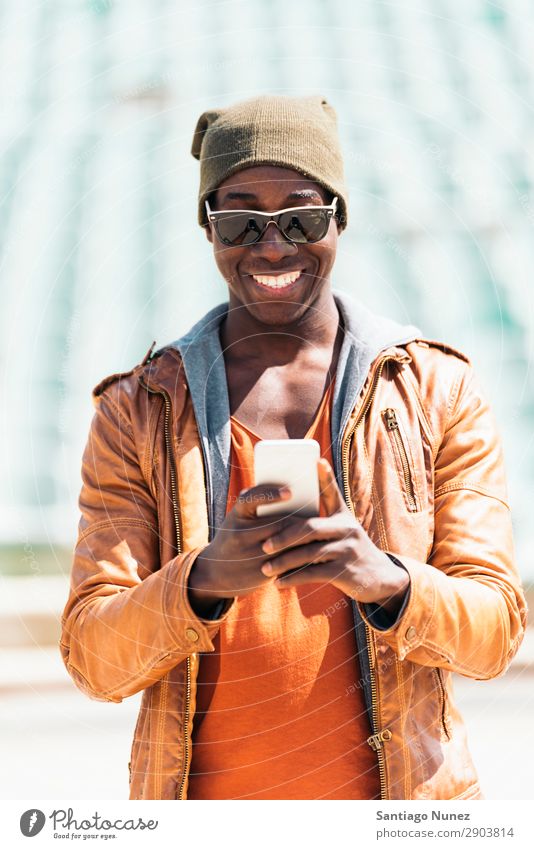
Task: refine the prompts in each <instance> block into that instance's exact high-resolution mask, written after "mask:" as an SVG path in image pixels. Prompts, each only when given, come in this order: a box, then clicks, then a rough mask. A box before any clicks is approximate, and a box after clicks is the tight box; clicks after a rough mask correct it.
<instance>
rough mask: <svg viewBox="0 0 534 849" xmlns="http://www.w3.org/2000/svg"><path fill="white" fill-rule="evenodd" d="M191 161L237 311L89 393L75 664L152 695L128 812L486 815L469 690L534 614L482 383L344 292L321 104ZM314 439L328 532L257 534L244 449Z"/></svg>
mask: <svg viewBox="0 0 534 849" xmlns="http://www.w3.org/2000/svg"><path fill="white" fill-rule="evenodd" d="M192 152H193V154H194V156H195V157H196V158H198V159H199V160H200V165H201V181H200V192H199V222H200V224H201V225H202V226H204V227H205V228H206V235H207V238H208V240H209V241H210V242H211V244H212V245H213V250H214V256H215V261H216V263H217V266H218V268H219V270H220V272H221V274H222V276H223V277H224V279H225V281H226V282H227V284H228V290H229V295H228V303H225V304H222V305H220V306H218V307H216V308H215V309H213V310H211V311H210V312H209V313H208V314H207V315H206V316H205V317H204V318H203V319H201V320H200V322H199V323H198V324H196V325H195V326H194V327H193V328H192V329H191V330H190V331H189V333H187V334H186V335H185V336H184V337H182V338H181V339H179V340H177V341H176V342H174V343H172V344H170V345H166V346H164V347H163V348H161V349H160V350H158V351H157V352H156V353H155V354H152V348H153V346H152V348H151V349H150V351H149V352H148V353H147V355H146V356H145V358H144V360H143V361H142V363H140V364H139V365H138V366H136V367H135V368H134V369H132V370H131V371H130V372H128V373H126V374H121V375H112V376H110V377H108V378H106V379H105V380H103V381H102V382H101V383H100V384H99V385H98V386H97V387H96V388H95V389H94V400H95V406H96V413H95V417H94V419H93V422H92V425H91V431H90V435H89V440H88V444H87V447H86V451H85V453H84V458H83V468H82V475H83V487H82V491H81V495H80V508H81V513H82V516H81V521H80V528H79V536H78V541H77V544H76V549H75V554H74V562H73V569H72V583H71V592H70V597H69V599H68V602H67V605H66V608H65V611H64V614H63V630H62V638H61V652H62V656H63V659H64V662H65V664H66V667H67V669H68V671H69V673H70V674H71V676H72V677H73V679H74V681H75V682H76V684H77V685H78V686H79V687H80V688H81V689H82V690H83V691H84V692H86V693H87V694H88V695H90V696H91V697H92V698H96V699H102V700H107V701H114V702H120V701H122V699H123V698H126V697H128V696H130V695H132V694H133V693H136V692H139V691H141V690H143V691H144V693H143V700H142V706H141V710H140V713H139V719H138V722H137V726H136V729H135V733H134V741H133V746H132V757H131V764H130V798H131V799H185V798H193V799H194V798H196V799H200V798H204V799H223V798H233V799H235V798H249V799H303V798H314V799H319V798H321V799H340V798H341V799H373V798H391V799H420V798H425V799H478V798H482V791H481V788H480V786H479V783H478V779H477V775H476V772H475V769H474V767H473V764H472V762H471V759H470V755H469V751H468V748H467V742H466V738H465V731H464V726H463V723H462V720H461V717H460V716H459V714H458V711H457V709H456V708H455V705H454V701H453V695H452V691H451V682H450V678H451V672H453V671H455V672H459V673H461V674H463V675H467V676H469V677H472V678H477V679H487V678H492V677H495V676H497V675H500V674H502V673H503V672H504V671H505V670H506V668H507V666H508V664H509V663H510V660H511V658H512V657H513V655H514V654H515V652H516V651H517V648H518V646H519V644H520V642H521V638H522V635H523V631H524V627H525V622H526V605H525V599H524V596H523V593H522V589H521V585H520V580H519V576H518V573H517V570H516V567H515V565H514V561H513V542H512V532H511V521H510V511H509V507H508V504H507V500H506V499H507V496H506V484H505V475H504V470H503V458H502V451H501V445H500V440H499V436H498V434H497V432H496V429H495V423H494V419H493V416H492V414H491V411H490V410H489V408H488V404H487V402H486V401H485V400H484V398H483V395H482V394H481V392H480V389H479V387H478V384H477V381H476V378H475V376H474V375H473V369H472V366H471V364H470V362H469V360H468V359H467V357H465V356H464V355H463V354H461V353H459V352H457V351H454V350H453V349H452V348H450V347H448V346H447V345H444V344H442V343H437V342H433V341H431V340H425V339H424V338H422V336H421V334H420V332H419V331H418V330H417V328H414V327H411V326H404V327H403V326H400V325H397V324H396V323H394V322H392V321H390V320H388V319H384V318H381V317H378V316H375V315H373V314H371V313H370V312H369V311H368V310H366V309H365V307H364V306H363V305H361V304H359V303H357V302H355V301H353V300H352V299H350V298H348V297H347V296H346V295H343V294H342V293H341V292H338V291H333V290H332V288H331V283H330V274H331V270H332V267H333V264H334V260H335V256H336V250H337V240H338V236H339V234H340V233H341V232H342V230H343V229H344V227H345V226H346V221H347V193H346V187H345V184H344V178H343V165H342V157H341V153H340V149H339V141H338V137H337V128H336V117H335V113H334V111H333V109H332V108H331V107H330V105H329V104H328V103H327V102H326V101H325V100H324V99H323V98H320V97H307V98H289V97H259V98H255V99H252V100H249V101H244V102H241V103H238V104H235V105H234V106H230V107H228V108H226V109H220V110H211V111H209V112H205V113H204V114H203V115H202V116H201V117H200V119H199V121H198V124H197V128H196V131H195V134H194V141H193V148H192ZM206 201H207V203H206ZM287 210H289V211H287ZM266 213H268V215H266ZM302 437H309V438H315V439H317V441H318V442H319V444H320V448H321V460H320V461H319V463H318V475H319V483H320V490H321V509H320V515H319V516H318V517H314V518H311V519H306V520H304V519H301V518H298V517H297V516H289V517H288V516H286V517H282V518H276V519H273V518H272V517H263V518H260V517H258V516H256V507H257V505H258V504H259V503H261V502H262V501H265V500H270V501H274V500H279V501H281V502H283V499H284V498H287V497H288V493H287V491H284V488H283V486H282V485H281V484H283V481H282V482H280V481H273V483H272V484H270V485H261V486H254V485H253V461H252V458H253V453H252V452H253V447H254V444H255V443H256V442H257V441H258V440H259V439H268V438H283V439H285V438H288V439H295V438H302Z"/></svg>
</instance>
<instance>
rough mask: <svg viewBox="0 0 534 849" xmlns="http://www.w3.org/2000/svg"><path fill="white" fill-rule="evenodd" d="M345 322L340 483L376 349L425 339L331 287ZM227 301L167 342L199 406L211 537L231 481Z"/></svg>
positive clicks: (338, 429)
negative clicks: (348, 433) (224, 333)
mask: <svg viewBox="0 0 534 849" xmlns="http://www.w3.org/2000/svg"><path fill="white" fill-rule="evenodd" d="M332 294H333V296H334V300H335V302H336V305H337V308H338V311H339V314H340V317H341V320H342V322H343V326H344V330H345V332H344V339H343V343H342V347H341V351H340V354H339V359H338V364H337V370H336V378H335V385H334V396H333V399H332V434H331V436H332V449H333V450H332V454H333V457H334V465H335V469H334V471H335V474H336V478H337V481H338V485H339V486H340V488H341V483H342V469H341V439H342V435H343V432H344V429H345V426H346V424H347V422H348V420H349V417H350V414H351V412H352V410H353V409H354V406H355V404H356V402H357V400H358V396H359V395H360V392H361V390H362V388H363V386H364V383H365V380H366V377H367V375H368V373H369V367H370V366H371V363H372V362H373V361H374V360H375V359H376V357H377V356H378V354H379V353H380V352H381V351H383V350H385V349H387V348H391V347H394V346H396V345H403V344H405V343H407V342H410V341H412V340H414V339H417V338H421V335H422V334H421V331H420V330H419V329H418V328H417V327H415V326H414V325H401V324H398V323H397V322H395V321H392V320H391V319H388V318H385V317H383V316H378V315H376V314H375V313H373V312H371V311H370V310H369V309H367V307H365V306H364V305H363V304H361V303H360V302H359V301H357V300H356V299H354V298H352V297H350V296H349V295H347V294H346V293H344V292H340V291H337V290H335V289H334V290H332ZM227 311H228V303H227V302H226V303H223V304H219V305H218V306H216V307H214V308H213V309H212V310H210V311H209V312H208V313H207V314H206V315H205V316H204V317H203V318H201V319H200V321H198V322H197V323H196V324H195V325H194V326H193V327H192V328H191V329H190V330H188V331H187V333H185V335H184V336H182V337H180V338H179V339H177V340H175V341H174V342H171V343H170V345H168V346H165V347H171V348H175V349H176V350H177V351H178V352H179V353H180V356H181V358H182V362H183V367H184V371H185V376H186V379H187V384H188V387H189V391H190V394H191V400H192V403H193V408H194V411H195V418H196V422H197V427H198V430H199V435H200V440H201V444H202V451H203V455H204V462H205V468H206V489H207V498H208V514H209V526H210V540H211V539H213V536H214V535H215V532H216V531H217V529H218V528H220V527H221V525H222V523H223V521H224V518H225V515H226V501H227V495H228V486H229V481H230V446H231V441H230V427H231V426H230V405H229V398H228V385H227V380H226V370H225V365H224V357H223V352H222V347H221V342H220V336H219V327H220V324H221V322H222V320H223V319H224V317H225V315H226V313H227Z"/></svg>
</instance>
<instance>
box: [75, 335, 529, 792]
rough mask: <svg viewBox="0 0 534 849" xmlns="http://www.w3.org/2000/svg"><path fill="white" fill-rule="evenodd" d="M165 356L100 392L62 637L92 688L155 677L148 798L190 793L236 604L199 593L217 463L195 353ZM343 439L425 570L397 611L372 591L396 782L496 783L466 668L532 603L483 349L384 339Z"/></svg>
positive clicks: (115, 696)
mask: <svg viewBox="0 0 534 849" xmlns="http://www.w3.org/2000/svg"><path fill="white" fill-rule="evenodd" d="M150 353H151V352H149V353H148V354H147V356H146V357H145V359H144V360H143V362H142V363H140V364H139V365H137V366H136V367H135V368H134V369H133V370H132V371H131V372H127V373H125V374H122V375H112V376H111V377H109V378H106V379H105V380H104V381H102V382H101V383H100V384H99V385H98V386H97V387H96V388H95V389H94V390H93V395H94V403H95V407H96V412H95V415H94V418H93V422H92V425H91V429H90V434H89V439H88V442H87V446H86V449H85V453H84V456H83V467H82V477H83V487H82V491H81V495H80V509H81V520H80V526H79V536H78V540H77V542H76V547H75V553H74V560H73V567H72V578H71V590H70V595H69V598H68V601H67V604H66V607H65V610H64V612H63V617H62V635H61V639H60V650H61V654H62V657H63V660H64V663H65V665H66V668H67V670H68V672H69V674H70V675H71V677H72V678H73V680H74V682H75V683H76V685H77V686H78V687H79V688H80V689H81V690H82V691H84V692H85V693H86V694H87V695H89V696H90V697H91V698H94V699H99V700H104V701H110V702H120V701H122V699H124V698H127V697H128V696H131V695H132V694H134V693H138V692H139V691H141V690H143V691H144V692H143V697H142V705H141V709H140V712H139V718H138V721H137V726H136V728H135V733H134V740H133V745H132V752H131V762H130V764H129V766H130V799H185V798H186V794H187V782H188V770H189V767H190V763H191V752H192V727H193V719H194V715H195V682H196V678H197V672H198V664H199V657H200V653H202V652H210V651H213V644H212V638H213V636H214V634H215V633H216V631H217V629H218V628H219V627H220V624H221V622H222V621H223V620H224V618H225V617H226V616H227V615H228V610H229V609H230V608H229V607H228V609H227V610H225V611H224V612H223V614H222V616H221V618H220V619H218V620H216V621H207V620H201V619H199V617H198V616H196V615H195V613H194V612H193V610H192V609H191V607H190V605H189V602H188V598H187V594H186V585H187V579H188V573H189V570H190V568H191V566H192V564H193V561H194V559H195V557H196V555H197V554H198V552H199V551H200V550H201V549H202V548H203V547H204V546H205V545H206V544H207V542H208V540H209V519H208V511H207V506H206V477H205V463H204V462H203V450H202V445H201V441H200V439H199V431H198V428H197V423H196V419H195V414H194V408H193V405H192V402H191V396H190V392H189V389H188V383H187V380H186V378H185V372H184V369H183V367H182V359H181V357H180V354H179V353H178V351H177V350H176V349H175V348H173V347H172V346H166V347H165V348H163V349H161V350H160V351H159V352H157V355H154V356H153V357H152V358H151V356H150ZM341 445H342V465H343V487H344V492H345V496H346V500H347V503H349V505H350V506H351V507H352V509H353V510H354V511H355V513H356V515H357V517H358V519H359V520H360V522H361V523H362V525H363V526H364V528H365V529H366V531H367V532H368V533H369V534H370V536H371V538H372V539H373V541H374V542H375V543H376V544H377V545H379V546H380V547H381V548H382V549H383V550H384V551H387V552H389V553H391V554H393V555H394V556H395V557H397V558H398V559H399V560H400V561H401V562H402V564H403V565H404V566H405V568H406V569H407V570H408V572H409V574H410V579H411V588H410V593H409V597H408V601H407V603H406V604H405V606H404V609H403V610H402V612H401V614H400V616H399V617H398V619H397V621H396V622H395V623H393V624H390V625H389V626H387V625H386V626H384V623H383V622H382V623H379V622H378V621H377V620H375V619H374V618H373V617H374V614H373V613H372V612H371V610H372V606H367V605H360V604H358V605H357V608H358V613H359V617H360V623H361V624H363V631H364V645H365V646H366V652H365V651H364V652H363V653H362V652H361V651H360V662H361V664H362V666H361V670H363V671H364V672H365V674H364V675H363V674H362V677H361V678H360V679H359V680H355V682H354V686H355V687H358V686H364V683H365V682H364V680H363V679H364V678H365V681H366V682H367V685H369V686H368V688H367V689H368V691H369V702H368V708H369V718H370V724H371V729H372V731H373V733H372V734H371V736H370V737H369V740H368V742H369V745H370V746H371V747H372V748H373V749H374V750H375V751H376V754H377V758H378V763H379V768H380V776H381V785H382V797H383V798H386V799H387V798H389V799H478V798H483V797H482V793H481V789H480V787H479V783H478V779H477V774H476V771H475V769H474V767H473V764H472V762H471V758H470V755H469V751H468V747H467V742H466V736H465V730H464V725H463V722H462V719H461V716H460V715H459V713H458V710H457V709H456V707H455V704H454V699H453V692H452V684H451V673H452V672H458V673H460V674H462V675H466V676H468V677H470V678H475V679H488V678H494V677H496V676H498V675H502V674H503V673H504V672H505V671H506V669H507V667H508V665H509V663H510V660H511V658H512V657H513V655H514V654H515V652H516V651H517V649H518V647H519V644H520V642H521V639H522V636H523V632H524V627H525V624H526V615H527V610H526V603H525V599H524V596H523V593H522V589H521V584H520V579H519V576H518V573H517V570H516V567H515V565H514V556H513V541H512V526H511V520H510V510H509V506H508V503H507V495H506V482H505V475H504V470H503V458H502V451H501V445H500V440H499V436H498V434H497V431H496V428H495V423H494V419H493V415H492V413H491V411H490V409H489V408H488V404H487V402H486V401H485V400H484V397H483V395H482V393H481V392H480V390H479V386H478V383H477V380H476V377H475V376H474V374H473V369H472V366H471V364H470V363H469V361H468V360H467V358H466V357H464V356H463V355H462V354H459V353H458V352H456V351H454V350H453V349H451V348H449V347H447V346H444V345H442V344H440V343H434V342H432V341H429V340H416V341H412V342H408V343H406V344H404V345H394V346H392V347H389V348H386V349H385V350H382V351H380V353H379V354H378V356H376V357H375V358H374V360H373V362H372V364H371V367H370V369H369V371H368V374H367V379H366V380H365V383H364V385H363V388H362V390H361V392H360V393H359V396H358V399H357V401H356V403H355V404H354V407H353V409H352V413H351V415H350V417H349V420H348V422H347V423H346V426H345V427H344V429H343V438H342V443H341ZM355 606H356V605H355ZM373 622H374V624H372V623H373ZM384 628H385V629H384ZM356 677H357V676H356V675H355V678H356Z"/></svg>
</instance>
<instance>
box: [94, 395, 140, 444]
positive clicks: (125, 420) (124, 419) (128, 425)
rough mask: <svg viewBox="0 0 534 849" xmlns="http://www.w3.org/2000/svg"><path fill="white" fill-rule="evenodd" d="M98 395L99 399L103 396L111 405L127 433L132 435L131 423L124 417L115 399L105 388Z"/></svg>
mask: <svg viewBox="0 0 534 849" xmlns="http://www.w3.org/2000/svg"><path fill="white" fill-rule="evenodd" d="M100 397H101V399H104V398H105V399H106V401H107V402H108V403H109V405H110V407H113V409H114V410H115V413H116V414H117V416H118V418H119V419H120V420H121V421H122V422H123V423H124V427H125V429H126V431H127V433H128V435H129V436H131V437H133V435H134V433H133V428H132V425H131V424H130V422H129V421H128V419H127V418H126V416H125V415H124V413H123V412H122V410H121V408H120V407H119V406H118V404H117V403H116V401H114V400H113V398H112V397H111V395H109V394H108V392H107V390H106V391H104V392H103V393H102V395H101V396H100Z"/></svg>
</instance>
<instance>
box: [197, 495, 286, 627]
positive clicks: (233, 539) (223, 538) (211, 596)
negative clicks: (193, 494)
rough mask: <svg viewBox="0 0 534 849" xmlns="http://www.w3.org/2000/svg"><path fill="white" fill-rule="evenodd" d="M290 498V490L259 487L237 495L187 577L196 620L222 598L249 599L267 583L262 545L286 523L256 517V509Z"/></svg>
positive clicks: (280, 519) (276, 519) (274, 519)
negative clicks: (233, 504) (245, 597)
mask: <svg viewBox="0 0 534 849" xmlns="http://www.w3.org/2000/svg"><path fill="white" fill-rule="evenodd" d="M290 497H291V492H290V490H289V489H287V488H286V487H283V486H277V485H276V484H260V485H258V486H254V487H251V488H249V489H244V490H243V491H242V492H240V493H239V497H238V499H237V501H236V503H235V506H234V507H233V508H232V509H231V510H230V511H229V512H228V513H227V515H226V517H225V520H224V523H223V525H222V526H221V527H220V528H219V530H218V531H217V533H216V534H215V536H214V538H213V540H212V541H211V543H210V544H209V545H207V546H206V548H204V549H203V551H202V552H201V554H199V555H198V557H197V558H196V560H195V563H194V565H193V567H192V569H191V572H190V574H189V586H188V593H189V599H190V601H191V604H192V607H193V610H194V611H195V612H196V613H197V614H198V615H199V616H203V615H205V614H206V613H208V611H210V609H212V608H213V607H214V605H215V604H216V603H217V601H219V600H220V599H221V598H234V597H236V596H245V595H249V593H252V592H254V590H256V589H258V587H260V586H262V584H266V583H268V582H269V579H268V578H266V577H265V575H264V574H263V573H262V571H261V566H262V564H263V563H265V562H266V561H267V559H268V556H267V555H266V554H265V552H264V551H263V549H262V544H263V543H264V542H265V540H266V539H267V538H268V537H269V536H271V535H272V534H273V533H278V532H279V531H280V530H281V529H282V527H283V526H284V522H285V521H286V520H285V519H283V518H282V517H280V518H278V517H277V516H261V517H260V516H256V507H257V506H258V505H259V504H266V503H269V504H272V503H275V502H277V501H284V500H286V501H287V499H288V498H290Z"/></svg>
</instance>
